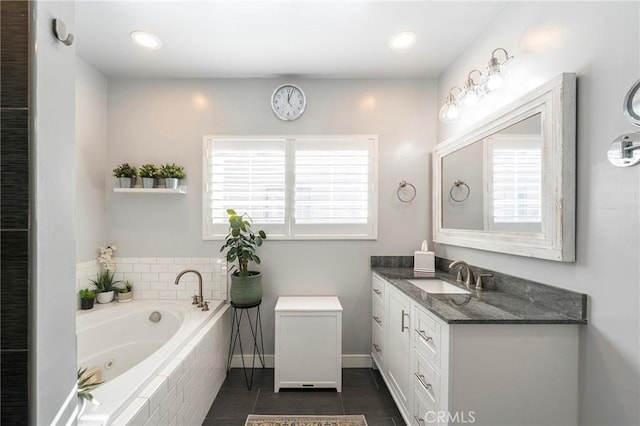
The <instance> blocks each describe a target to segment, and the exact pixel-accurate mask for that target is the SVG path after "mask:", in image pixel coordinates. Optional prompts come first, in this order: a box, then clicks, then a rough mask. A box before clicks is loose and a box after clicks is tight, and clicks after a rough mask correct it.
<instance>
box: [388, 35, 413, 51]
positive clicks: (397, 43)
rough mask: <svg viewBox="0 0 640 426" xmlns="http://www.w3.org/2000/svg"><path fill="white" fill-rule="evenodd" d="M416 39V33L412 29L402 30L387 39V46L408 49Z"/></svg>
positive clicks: (395, 48)
mask: <svg viewBox="0 0 640 426" xmlns="http://www.w3.org/2000/svg"><path fill="white" fill-rule="evenodd" d="M416 40H418V34H416V33H414V32H413V31H402V32H400V33H398V34H396V35H394V36H393V37H391V39H390V40H389V46H390V47H391V48H392V49H394V50H403V49H408V48H410V47H411V46H413V45H414V44H416Z"/></svg>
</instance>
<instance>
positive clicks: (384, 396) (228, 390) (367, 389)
mask: <svg viewBox="0 0 640 426" xmlns="http://www.w3.org/2000/svg"><path fill="white" fill-rule="evenodd" d="M247 414H290V415H291V414H307V415H311V414H319V415H339V414H364V415H365V417H366V419H367V423H368V424H369V426H401V425H404V422H403V421H402V417H401V416H400V412H399V411H398V409H397V408H396V405H395V403H394V402H393V399H392V398H391V394H390V393H389V391H388V390H387V387H386V385H385V384H384V381H383V380H382V377H381V376H380V373H378V371H377V370H372V369H368V368H345V369H343V370H342V392H341V393H338V392H336V391H335V390H334V389H327V390H324V389H280V392H279V393H274V392H273V369H272V368H265V369H256V370H255V373H254V376H253V387H252V388H251V390H250V391H249V390H247V387H246V383H245V379H244V375H243V372H242V369H237V368H234V369H232V370H231V371H230V372H229V375H228V376H227V379H226V380H225V382H224V384H223V385H222V389H220V392H219V393H218V396H217V397H216V400H215V401H214V402H213V405H212V406H211V409H210V410H209V413H208V414H207V417H206V419H205V421H204V423H203V424H202V425H203V426H236V425H237V426H243V425H244V422H245V420H246V417H247Z"/></svg>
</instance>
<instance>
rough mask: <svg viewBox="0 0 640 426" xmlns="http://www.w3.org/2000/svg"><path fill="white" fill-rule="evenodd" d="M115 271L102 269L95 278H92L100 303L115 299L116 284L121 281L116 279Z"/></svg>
mask: <svg viewBox="0 0 640 426" xmlns="http://www.w3.org/2000/svg"><path fill="white" fill-rule="evenodd" d="M114 275H115V272H113V271H110V270H108V269H107V270H105V271H102V272H100V273H99V274H98V276H97V277H96V279H95V280H90V281H91V282H92V283H93V285H95V286H96V300H97V301H98V303H109V302H111V301H112V300H113V297H114V295H115V290H117V289H118V288H117V287H116V284H118V283H119V282H120V281H116V280H115V279H114Z"/></svg>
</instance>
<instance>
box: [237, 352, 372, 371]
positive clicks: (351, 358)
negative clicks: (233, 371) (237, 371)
mask: <svg viewBox="0 0 640 426" xmlns="http://www.w3.org/2000/svg"><path fill="white" fill-rule="evenodd" d="M252 358H253V356H252V355H251V354H249V355H244V365H245V367H249V368H250V367H251V363H252ZM253 365H254V366H255V367H262V365H261V364H260V361H259V360H258V357H257V356H256V359H255V361H253ZM274 365H275V362H274V356H273V354H266V355H265V356H264V366H265V367H266V368H273V366H274ZM372 365H373V364H372V360H371V355H370V354H343V355H342V368H371V367H372ZM231 367H232V368H242V357H240V355H234V356H233V358H232V359H231Z"/></svg>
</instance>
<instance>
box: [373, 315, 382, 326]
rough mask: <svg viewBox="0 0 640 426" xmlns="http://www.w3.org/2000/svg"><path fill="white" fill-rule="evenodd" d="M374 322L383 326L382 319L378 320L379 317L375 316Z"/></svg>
mask: <svg viewBox="0 0 640 426" xmlns="http://www.w3.org/2000/svg"><path fill="white" fill-rule="evenodd" d="M373 320H374V321H375V322H377V323H378V324H382V321H381V320H380V318H378V317H377V316H375V315H374V316H373Z"/></svg>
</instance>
